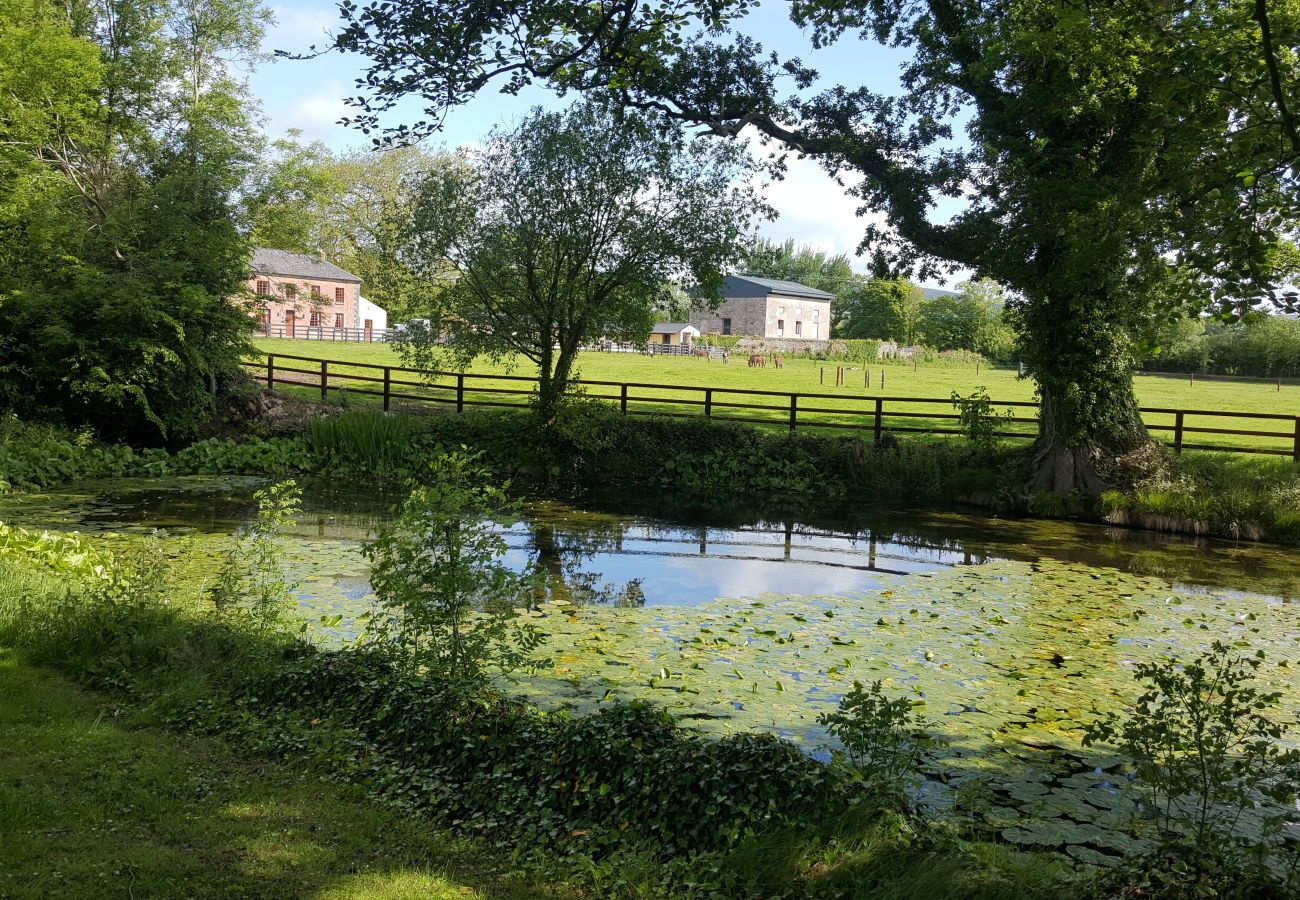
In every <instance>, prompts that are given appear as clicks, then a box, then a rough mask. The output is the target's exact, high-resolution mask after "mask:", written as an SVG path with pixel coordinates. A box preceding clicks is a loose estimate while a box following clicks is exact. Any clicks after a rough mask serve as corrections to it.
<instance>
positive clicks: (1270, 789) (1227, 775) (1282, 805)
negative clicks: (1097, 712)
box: [1084, 641, 1300, 897]
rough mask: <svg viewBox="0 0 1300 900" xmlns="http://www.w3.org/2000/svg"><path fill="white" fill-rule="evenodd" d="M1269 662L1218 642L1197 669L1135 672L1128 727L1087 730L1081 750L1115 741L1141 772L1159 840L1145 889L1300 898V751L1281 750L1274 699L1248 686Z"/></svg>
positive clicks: (1115, 724) (1113, 723)
mask: <svg viewBox="0 0 1300 900" xmlns="http://www.w3.org/2000/svg"><path fill="white" fill-rule="evenodd" d="M1263 659H1264V653H1263V651H1259V652H1257V653H1256V654H1255V656H1253V657H1242V656H1240V655H1239V654H1237V652H1236V651H1234V650H1233V649H1232V648H1231V647H1229V646H1227V645H1226V644H1223V643H1221V642H1218V641H1216V642H1214V644H1213V645H1212V646H1211V647H1210V649H1209V650H1208V651H1207V652H1205V653H1203V654H1202V655H1201V656H1200V657H1199V658H1198V659H1196V660H1195V661H1193V662H1189V663H1185V664H1179V663H1178V662H1177V661H1176V660H1172V659H1170V660H1165V661H1162V662H1158V663H1140V664H1138V666H1137V668H1136V677H1137V678H1138V679H1140V680H1141V681H1143V682H1145V683H1146V685H1147V687H1146V690H1145V691H1144V692H1143V693H1142V694H1141V695H1140V696H1139V697H1138V698H1137V701H1136V703H1135V704H1134V706H1133V708H1132V710H1131V712H1130V713H1129V714H1128V716H1127V717H1124V718H1121V717H1119V716H1117V715H1114V714H1111V715H1108V716H1105V717H1103V718H1101V719H1099V720H1097V721H1096V722H1095V723H1093V724H1092V725H1091V726H1090V727H1089V728H1088V729H1087V732H1086V736H1085V739H1084V743H1085V744H1092V743H1097V742H1100V741H1111V740H1115V741H1117V742H1118V745H1119V747H1120V749H1121V750H1123V751H1124V752H1125V753H1127V754H1128V755H1129V756H1131V757H1132V758H1133V759H1134V760H1135V761H1136V763H1137V776H1138V784H1139V787H1141V788H1142V790H1143V791H1144V793H1145V795H1146V802H1145V804H1144V812H1145V815H1146V817H1147V818H1148V819H1149V820H1151V821H1152V822H1153V823H1154V825H1155V826H1156V828H1157V838H1158V841H1157V846H1156V850H1155V852H1154V854H1153V855H1152V856H1151V857H1149V858H1147V859H1146V860H1143V861H1142V864H1141V867H1142V868H1143V869H1144V870H1145V871H1144V872H1143V873H1142V878H1143V879H1144V880H1146V881H1151V879H1152V878H1153V877H1154V878H1155V881H1156V883H1157V887H1158V888H1159V889H1160V890H1161V891H1163V892H1164V894H1165V895H1166V896H1180V897H1181V896H1232V895H1233V892H1234V891H1235V890H1236V889H1237V888H1238V887H1241V886H1243V885H1247V884H1248V885H1250V886H1251V887H1250V888H1249V890H1251V891H1257V890H1258V889H1259V888H1260V886H1262V885H1267V884H1273V885H1276V886H1277V888H1278V893H1277V896H1283V895H1287V894H1289V892H1290V891H1291V890H1293V889H1297V888H1300V871H1298V870H1297V866H1298V865H1300V841H1298V840H1297V836H1296V834H1295V833H1294V829H1295V828H1296V825H1297V824H1298V823H1297V814H1296V811H1295V803H1296V791H1297V786H1298V785H1300V750H1296V749H1293V748H1292V749H1288V748H1285V747H1284V746H1283V745H1282V743H1281V741H1282V739H1283V737H1284V736H1285V734H1286V732H1287V727H1286V726H1285V725H1282V724H1280V723H1278V722H1277V721H1275V720H1274V719H1273V718H1271V717H1270V716H1269V715H1267V713H1268V711H1269V710H1270V709H1272V708H1273V707H1274V706H1276V704H1277V701H1278V697H1279V695H1278V694H1277V693H1275V692H1266V691H1261V690H1260V689H1258V688H1256V687H1255V686H1254V685H1253V684H1252V680H1253V677H1254V671H1255V669H1257V668H1258V667H1259V665H1260V664H1261V663H1262V662H1263ZM1288 828H1289V829H1290V830H1291V831H1292V833H1291V834H1289V835H1288V834H1287V833H1286V832H1287V830H1288ZM1247 871H1249V873H1250V876H1249V877H1248V878H1246V879H1243V878H1242V873H1243V872H1247Z"/></svg>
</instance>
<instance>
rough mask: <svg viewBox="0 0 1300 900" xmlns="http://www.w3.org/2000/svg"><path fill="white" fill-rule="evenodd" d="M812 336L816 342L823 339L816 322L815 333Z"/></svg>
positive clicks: (814, 323) (814, 325) (814, 324)
mask: <svg viewBox="0 0 1300 900" xmlns="http://www.w3.org/2000/svg"><path fill="white" fill-rule="evenodd" d="M812 336H813V340H814V341H815V340H817V339H818V338H819V337H821V334H820V329H819V326H818V325H817V323H816V322H813V333H812Z"/></svg>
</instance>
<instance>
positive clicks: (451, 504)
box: [364, 452, 542, 682]
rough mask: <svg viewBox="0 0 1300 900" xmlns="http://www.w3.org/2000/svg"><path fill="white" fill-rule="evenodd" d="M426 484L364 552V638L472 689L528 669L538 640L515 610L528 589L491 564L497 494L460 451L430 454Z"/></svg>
mask: <svg viewBox="0 0 1300 900" xmlns="http://www.w3.org/2000/svg"><path fill="white" fill-rule="evenodd" d="M427 477H428V478H429V484H427V485H422V486H417V487H414V488H413V489H412V491H411V494H410V496H408V497H407V498H406V500H405V501H403V503H402V505H401V507H400V509H399V510H398V514H397V518H396V519H395V520H394V521H392V522H391V523H389V524H386V525H384V526H383V527H381V528H380V530H379V533H378V535H377V536H376V537H375V539H374V540H372V541H370V542H369V543H367V544H366V545H365V547H364V551H365V554H366V556H367V557H369V558H370V560H371V561H372V564H373V565H372V568H371V576H370V583H371V585H372V586H373V588H374V591H375V597H376V601H377V604H378V607H379V609H378V610H376V613H375V614H374V615H373V616H372V617H371V622H370V629H371V633H372V636H373V638H374V639H375V640H376V641H377V642H378V643H379V644H380V645H381V646H383V647H386V648H389V649H392V650H394V651H396V652H395V658H396V659H398V660H400V661H401V662H402V664H403V665H405V666H406V667H408V668H411V669H416V670H421V671H424V672H427V673H428V674H429V675H431V676H434V677H437V678H444V679H451V680H456V681H463V682H470V681H480V680H482V679H484V678H485V677H486V674H487V670H488V669H489V668H497V669H502V670H509V669H513V668H516V667H519V666H523V665H527V664H529V663H530V662H531V661H532V660H531V659H530V654H531V653H532V652H533V651H535V650H536V649H537V648H538V646H539V645H540V644H541V640H542V638H541V635H540V633H539V632H538V631H537V629H536V628H535V627H533V626H532V625H531V623H529V622H528V621H527V620H525V619H521V618H520V617H519V616H518V615H516V613H515V608H516V607H520V606H524V605H526V603H527V602H528V601H529V600H530V599H531V596H532V595H533V594H534V592H535V589H536V585H535V584H534V582H533V580H532V579H530V578H528V577H525V576H521V575H518V574H516V573H514V572H512V571H511V570H510V569H509V568H507V567H506V566H505V565H504V564H503V563H502V562H501V557H502V556H503V555H504V554H505V551H506V543H505V539H504V538H503V537H502V536H501V534H500V531H499V529H498V527H497V526H496V524H495V522H494V521H493V518H494V517H500V516H502V515H506V514H508V513H509V509H510V503H509V500H508V498H507V496H506V492H505V488H506V485H501V484H498V483H497V482H496V480H495V479H494V478H493V476H492V475H491V473H489V472H488V471H487V470H486V469H484V468H483V467H482V466H481V465H480V464H478V462H477V457H476V456H471V455H469V454H466V453H461V452H450V453H440V454H439V455H438V456H436V457H435V458H434V459H433V460H432V461H431V462H430V463H429V470H428V476H427Z"/></svg>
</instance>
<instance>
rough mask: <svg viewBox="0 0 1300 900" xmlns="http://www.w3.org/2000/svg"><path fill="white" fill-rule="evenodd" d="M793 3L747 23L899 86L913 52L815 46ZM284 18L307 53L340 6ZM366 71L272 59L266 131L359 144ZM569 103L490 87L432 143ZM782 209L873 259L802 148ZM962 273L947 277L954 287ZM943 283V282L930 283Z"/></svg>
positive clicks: (851, 208)
mask: <svg viewBox="0 0 1300 900" xmlns="http://www.w3.org/2000/svg"><path fill="white" fill-rule="evenodd" d="M786 7H787V4H786V3H784V2H782V0H767V2H764V3H762V4H761V5H760V6H759V7H758V8H757V9H756V10H755V11H754V12H753V13H751V14H750V15H749V16H748V17H747V18H746V20H745V22H744V23H743V26H742V27H743V30H744V31H745V32H746V33H748V34H749V35H751V36H753V37H755V38H756V39H758V40H759V41H760V42H762V43H763V45H764V46H765V47H767V48H770V49H774V50H777V51H778V52H779V53H781V54H782V55H797V56H799V57H801V58H802V59H803V61H804V62H805V63H808V64H811V65H812V66H813V67H814V68H816V69H817V70H818V72H819V73H820V74H821V76H822V82H821V83H823V84H835V83H841V84H846V85H853V86H856V85H861V84H866V85H868V86H870V87H872V88H873V89H875V90H877V91H882V92H890V93H895V92H897V91H899V90H900V89H901V88H900V86H899V80H898V76H899V71H900V69H901V66H902V64H903V63H904V62H905V61H906V56H905V52H904V51H901V50H898V49H894V48H887V47H883V46H880V45H878V44H875V43H867V42H862V41H859V40H857V39H856V37H854V38H850V39H846V40H844V41H842V42H840V43H839V44H836V45H834V46H832V47H830V48H826V49H823V50H818V51H814V50H813V48H812V45H811V42H810V41H809V39H808V37H807V36H806V35H805V34H804V33H802V32H801V31H800V30H799V29H798V28H796V27H795V26H794V25H793V24H792V23H791V22H790V21H789V19H788V15H787V9H786ZM271 9H272V12H273V14H274V16H275V25H274V26H273V27H271V28H270V29H268V31H267V35H266V40H265V42H264V45H263V47H264V49H265V50H266V51H267V52H271V51H275V50H283V51H288V52H291V53H305V52H307V51H308V48H309V47H310V46H311V45H312V44H316V45H318V46H320V45H324V44H327V43H328V42H329V39H328V37H327V35H328V33H329V32H331V31H332V30H334V29H335V28H336V27H337V23H338V22H339V18H338V13H337V8H336V6H335V4H334V3H332V2H329V0H282V2H273V3H272V4H271ZM363 71H364V59H363V58H362V57H359V56H355V55H342V54H338V53H330V54H327V55H325V56H322V57H319V58H316V59H312V60H283V59H281V60H276V61H274V62H271V63H267V64H264V65H263V66H261V67H260V68H259V69H258V70H257V71H256V72H254V73H253V74H252V76H251V78H250V86H251V88H252V90H253V93H254V95H255V96H256V97H257V98H258V99H259V100H260V101H261V104H262V111H263V114H264V116H265V122H266V131H267V133H268V135H269V136H271V137H272V138H275V137H280V136H282V135H283V134H284V133H285V132H287V131H288V130H289V129H298V130H300V131H301V132H302V136H303V138H305V139H307V140H320V141H323V142H324V143H325V144H326V145H328V146H329V147H330V149H332V150H334V151H344V150H349V149H360V148H365V147H368V146H369V145H370V139H369V137H367V136H366V135H363V134H362V133H361V132H360V131H359V130H356V129H353V128H350V127H348V126H345V125H340V124H338V123H339V119H341V118H343V117H345V116H347V115H348V114H349V108H348V106H347V105H346V103H345V102H344V101H345V98H346V97H348V96H350V95H352V94H354V93H355V92H356V87H355V80H356V79H357V78H358V77H360V76H361V74H362V73H363ZM539 104H540V105H543V106H548V107H557V106H559V105H561V103H560V101H557V100H556V99H555V97H554V96H553V95H552V94H551V93H550V92H549V91H547V90H545V89H543V88H539V87H533V88H529V89H526V90H525V91H524V92H523V93H521V95H520V96H517V97H512V96H508V95H504V94H500V93H496V92H495V88H493V87H489V88H487V89H485V90H484V91H483V92H482V93H480V94H479V95H478V96H477V97H475V98H474V99H473V100H471V101H470V103H469V104H467V105H465V106H463V107H459V108H457V109H455V110H453V111H452V112H451V113H450V115H449V116H448V118H447V121H446V126H445V129H444V131H443V133H442V134H441V135H440V136H439V137H438V138H434V139H433V141H432V142H431V144H430V148H431V149H436V148H437V146H438V144H439V143H441V144H442V145H444V146H445V147H447V148H455V147H459V146H461V145H464V144H467V143H474V142H477V141H479V140H481V139H482V138H483V137H484V136H485V135H486V134H487V133H488V132H489V131H490V130H491V129H492V127H493V126H494V125H497V124H502V123H508V122H509V121H511V120H513V119H518V118H519V117H521V116H522V115H523V114H524V113H526V112H527V111H528V109H529V108H531V107H532V106H535V105H539ZM419 114H420V106H419V104H418V103H410V104H406V105H405V106H403V107H402V108H401V109H400V110H399V112H398V114H397V115H396V116H393V117H391V118H390V120H386V123H387V124H390V125H391V124H396V123H397V122H398V121H400V120H401V119H402V118H407V119H408V120H409V121H415V120H417V119H418V118H419ZM764 193H765V195H766V197H767V200H768V202H769V203H770V204H771V205H772V206H773V207H774V208H775V209H776V210H777V212H778V214H779V215H778V217H777V219H776V220H775V221H772V222H765V223H763V224H762V225H761V226H760V228H759V233H760V234H761V235H763V236H764V237H767V238H770V239H772V240H775V241H778V242H779V241H784V240H786V239H788V238H793V239H794V240H795V242H796V244H800V245H803V244H810V245H812V246H813V247H815V248H817V249H819V250H824V251H827V252H831V253H847V254H849V255H850V257H852V258H854V264H855V268H859V269H863V268H865V261H864V260H862V259H859V258H856V257H855V256H854V254H855V251H856V249H857V245H858V242H859V241H860V240H861V238H862V233H863V231H864V228H865V225H866V222H867V221H868V220H866V219H863V218H860V217H859V215H858V207H859V203H860V201H858V200H856V199H854V198H853V197H850V196H848V195H847V194H846V193H845V190H844V188H843V187H842V186H840V185H839V184H836V182H835V181H834V180H833V179H832V178H831V177H830V176H829V175H827V174H826V173H825V171H824V170H823V169H822V168H821V167H820V166H819V165H818V164H816V163H815V162H812V161H811V160H799V159H795V158H793V157H791V158H790V160H789V163H788V170H787V172H786V175H785V177H784V179H783V180H781V181H775V182H769V183H768V184H767V186H766V188H765V191H764ZM953 280H954V279H953V278H951V277H950V278H949V279H948V284H949V285H950V286H951V284H952V283H953ZM927 284H930V285H931V286H933V285H938V284H940V283H939V282H927Z"/></svg>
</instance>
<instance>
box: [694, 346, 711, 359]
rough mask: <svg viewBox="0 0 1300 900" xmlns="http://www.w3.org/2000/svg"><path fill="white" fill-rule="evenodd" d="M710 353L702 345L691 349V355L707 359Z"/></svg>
mask: <svg viewBox="0 0 1300 900" xmlns="http://www.w3.org/2000/svg"><path fill="white" fill-rule="evenodd" d="M710 355H711V354H710V353H709V351H708V350H707V349H705V348H704V347H696V348H695V349H694V350H692V351H691V356H698V357H700V358H701V359H708V358H709V357H710Z"/></svg>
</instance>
